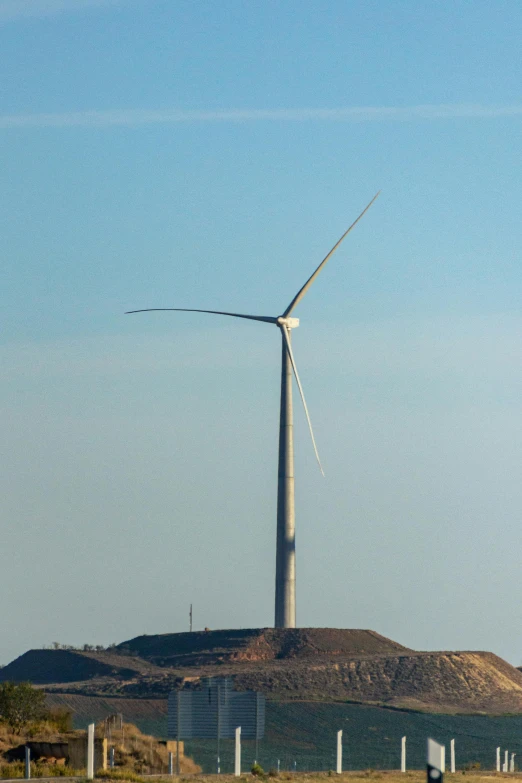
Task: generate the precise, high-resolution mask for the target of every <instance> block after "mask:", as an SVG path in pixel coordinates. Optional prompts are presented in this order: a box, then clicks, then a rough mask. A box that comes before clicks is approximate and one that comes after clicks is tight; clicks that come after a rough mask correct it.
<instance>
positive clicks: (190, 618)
mask: <svg viewBox="0 0 522 783" xmlns="http://www.w3.org/2000/svg"><path fill="white" fill-rule="evenodd" d="M189 620H190V626H189V627H190V633H192V604H190V612H189Z"/></svg>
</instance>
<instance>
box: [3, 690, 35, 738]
mask: <svg viewBox="0 0 522 783" xmlns="http://www.w3.org/2000/svg"><path fill="white" fill-rule="evenodd" d="M0 716H1V717H2V720H3V721H4V722H5V723H7V725H8V726H9V727H10V728H11V729H12V730H13V731H14V733H15V734H20V732H21V731H22V729H23V728H25V726H27V724H28V723H31V722H32V721H35V720H40V719H41V718H43V717H44V716H45V693H44V692H43V691H40V690H38V689H37V688H33V686H32V685H31V683H30V682H21V683H19V684H17V683H14V682H2V683H0Z"/></svg>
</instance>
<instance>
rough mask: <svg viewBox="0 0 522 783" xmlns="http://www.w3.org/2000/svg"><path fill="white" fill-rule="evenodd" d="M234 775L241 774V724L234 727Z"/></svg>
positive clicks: (238, 775) (237, 776)
mask: <svg viewBox="0 0 522 783" xmlns="http://www.w3.org/2000/svg"><path fill="white" fill-rule="evenodd" d="M234 775H235V776H236V778H239V777H240V776H241V726H238V727H237V729H236V752H235V756H234Z"/></svg>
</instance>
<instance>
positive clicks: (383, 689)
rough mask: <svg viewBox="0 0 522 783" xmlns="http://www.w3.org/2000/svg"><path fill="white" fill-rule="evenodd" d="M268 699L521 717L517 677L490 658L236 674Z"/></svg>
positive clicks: (392, 660)
mask: <svg viewBox="0 0 522 783" xmlns="http://www.w3.org/2000/svg"><path fill="white" fill-rule="evenodd" d="M234 681H235V687H236V688H237V689H238V690H243V689H250V688H252V689H254V690H261V691H263V692H264V693H265V694H266V695H267V696H268V698H276V699H281V700H284V701H289V700H294V699H297V700H303V699H304V700H308V699H313V700H318V699H323V700H324V699H325V696H326V697H327V698H329V699H331V700H336V701H339V700H346V701H357V702H363V703H366V704H380V705H385V706H389V707H390V706H393V707H402V708H408V709H420V710H429V711H431V712H486V713H496V714H499V713H505V712H522V673H521V672H519V671H518V670H517V669H516V668H515V667H513V666H511V665H510V664H508V663H507V662H506V661H504V660H502V658H499V657H498V656H496V655H494V654H493V653H488V652H434V653H413V654H410V655H392V656H385V657H383V656H372V657H366V658H361V659H356V660H353V659H352V660H346V659H344V660H338V661H329V662H321V661H318V662H317V663H308V664H307V665H306V666H302V667H289V666H288V665H286V666H280V667H277V668H271V669H266V670H265V671H263V672H259V671H256V672H246V671H245V672H238V673H237V674H236V675H235V676H234Z"/></svg>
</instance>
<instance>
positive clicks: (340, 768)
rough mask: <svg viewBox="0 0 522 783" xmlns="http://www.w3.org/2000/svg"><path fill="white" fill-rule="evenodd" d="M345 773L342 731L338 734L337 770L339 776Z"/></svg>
mask: <svg viewBox="0 0 522 783" xmlns="http://www.w3.org/2000/svg"><path fill="white" fill-rule="evenodd" d="M342 771H343V732H342V729H341V730H340V731H338V732H337V769H336V772H337V774H338V775H340V774H341V772H342Z"/></svg>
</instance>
